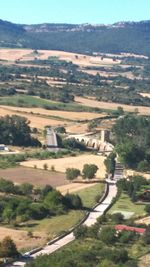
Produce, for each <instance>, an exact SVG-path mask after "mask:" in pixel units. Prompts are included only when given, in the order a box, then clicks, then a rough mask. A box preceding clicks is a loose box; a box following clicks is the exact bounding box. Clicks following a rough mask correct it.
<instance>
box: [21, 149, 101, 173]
mask: <svg viewBox="0 0 150 267" xmlns="http://www.w3.org/2000/svg"><path fill="white" fill-rule="evenodd" d="M104 159H105V158H104V157H102V156H97V155H87V154H86V155H80V156H77V157H66V158H60V159H49V160H31V161H24V162H22V163H21V165H22V166H25V167H31V168H33V167H34V165H37V168H39V169H43V165H44V164H47V166H48V168H49V169H50V168H51V166H54V167H55V170H56V171H58V172H63V173H65V171H66V169H67V168H77V169H79V170H82V168H83V165H84V164H96V165H97V166H98V168H99V170H98V171H97V174H96V177H97V178H104V177H105V174H106V170H105V165H104Z"/></svg>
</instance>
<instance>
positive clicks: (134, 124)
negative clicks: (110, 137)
mask: <svg viewBox="0 0 150 267" xmlns="http://www.w3.org/2000/svg"><path fill="white" fill-rule="evenodd" d="M113 132H114V137H115V142H116V144H117V145H116V147H115V150H116V152H117V153H118V155H119V157H120V160H121V162H122V163H123V164H124V165H125V166H127V167H129V168H136V169H138V170H139V171H148V170H149V169H150V119H149V118H146V117H140V116H133V115H126V116H124V117H123V118H121V119H119V120H117V123H116V125H115V126H114V128H113Z"/></svg>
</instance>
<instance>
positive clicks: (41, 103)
mask: <svg viewBox="0 0 150 267" xmlns="http://www.w3.org/2000/svg"><path fill="white" fill-rule="evenodd" d="M0 105H7V106H20V107H41V108H49V109H57V110H66V111H76V112H97V113H101V112H102V111H104V110H102V109H99V108H92V107H88V106H82V105H79V104H77V103H75V102H74V103H73V102H72V103H67V104H66V103H62V102H55V101H51V100H46V99H42V98H38V97H34V96H29V95H19V94H16V95H15V96H11V97H9V96H7V97H0Z"/></svg>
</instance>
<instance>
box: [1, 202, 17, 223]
mask: <svg viewBox="0 0 150 267" xmlns="http://www.w3.org/2000/svg"><path fill="white" fill-rule="evenodd" d="M2 218H3V220H4V221H5V222H6V223H10V222H11V220H12V219H13V218H14V211H13V209H12V208H11V207H9V206H6V207H5V209H4V210H3V213H2Z"/></svg>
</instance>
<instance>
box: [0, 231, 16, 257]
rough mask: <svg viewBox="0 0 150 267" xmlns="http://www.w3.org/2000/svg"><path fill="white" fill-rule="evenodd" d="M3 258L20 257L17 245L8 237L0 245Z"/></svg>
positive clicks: (0, 253)
mask: <svg viewBox="0 0 150 267" xmlns="http://www.w3.org/2000/svg"><path fill="white" fill-rule="evenodd" d="M0 255H1V257H16V256H18V255H19V253H18V251H17V248H16V245H15V243H14V242H13V240H12V239H11V238H10V237H9V236H6V237H5V238H4V239H3V241H2V242H1V244H0Z"/></svg>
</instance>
